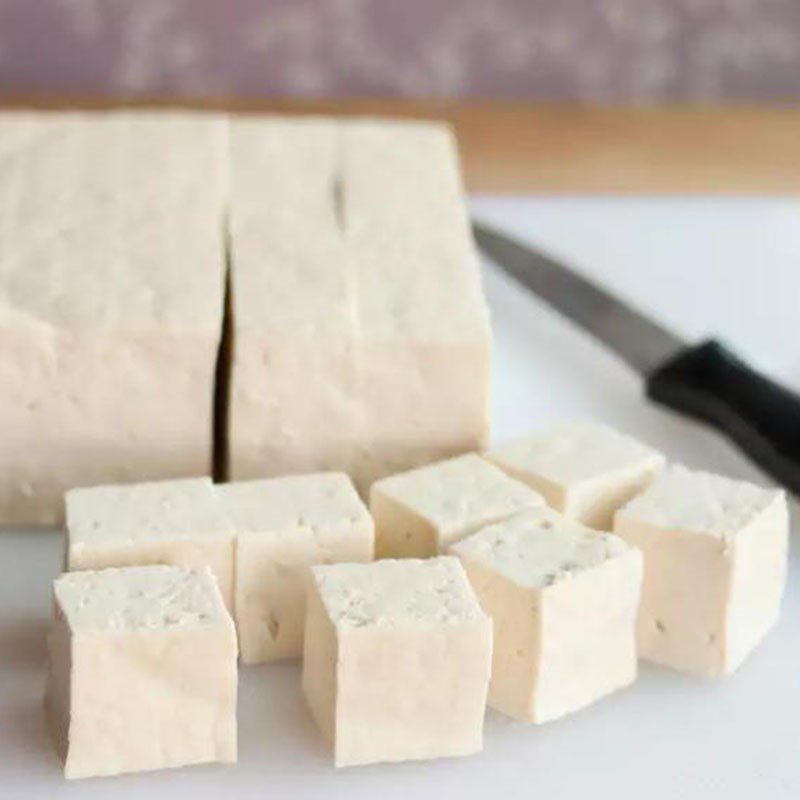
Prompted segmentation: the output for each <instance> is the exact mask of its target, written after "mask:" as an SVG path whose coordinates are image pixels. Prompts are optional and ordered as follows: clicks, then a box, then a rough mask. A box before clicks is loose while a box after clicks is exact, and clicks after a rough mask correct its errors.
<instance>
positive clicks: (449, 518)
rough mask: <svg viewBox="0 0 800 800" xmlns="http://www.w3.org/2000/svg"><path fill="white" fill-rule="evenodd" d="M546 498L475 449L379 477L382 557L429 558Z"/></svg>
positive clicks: (374, 498)
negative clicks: (472, 451)
mask: <svg viewBox="0 0 800 800" xmlns="http://www.w3.org/2000/svg"><path fill="white" fill-rule="evenodd" d="M541 506H544V500H543V499H542V497H541V496H540V495H539V494H537V493H536V492H534V491H533V490H532V489H530V488H528V487H527V486H525V484H523V483H521V482H519V481H516V480H514V479H513V478H509V477H508V476H507V475H505V474H504V473H503V471H502V470H500V469H498V468H497V467H495V466H494V465H492V464H490V463H488V462H487V461H485V460H484V459H482V458H481V457H480V456H478V455H476V454H474V453H470V454H468V455H465V456H459V457H457V458H452V459H449V460H447V461H440V462H438V463H436V464H431V465H429V466H427V467H420V468H418V469H415V470H411V471H410V472H403V473H400V474H399V475H392V476H391V477H389V478H384V479H383V480H380V481H377V482H376V483H374V484H373V485H372V488H371V491H370V511H371V512H372V516H373V518H374V520H375V537H376V539H375V547H376V552H377V555H378V557H379V558H426V557H428V556H432V555H436V554H437V553H443V552H445V551H446V550H447V547H448V545H450V544H451V543H453V542H455V541H457V540H458V539H461V538H462V537H464V536H466V535H468V534H470V533H474V532H475V531H476V530H478V528H482V527H483V526H484V525H488V524H490V523H492V522H497V521H499V520H501V519H505V518H506V517H509V516H511V515H512V514H517V513H519V512H520V511H524V510H526V509H529V508H538V507H541Z"/></svg>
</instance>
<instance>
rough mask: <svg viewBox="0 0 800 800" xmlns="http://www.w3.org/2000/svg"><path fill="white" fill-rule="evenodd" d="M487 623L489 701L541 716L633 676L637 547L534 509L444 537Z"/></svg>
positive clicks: (508, 710) (578, 704) (554, 714)
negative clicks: (456, 538)
mask: <svg viewBox="0 0 800 800" xmlns="http://www.w3.org/2000/svg"><path fill="white" fill-rule="evenodd" d="M451 552H452V553H453V554H455V555H456V556H458V558H460V559H461V562H462V564H463V565H464V567H465V569H466V571H467V575H468V577H469V580H470V582H471V583H472V586H473V588H474V589H475V591H476V593H477V595H478V598H479V599H480V602H481V605H482V606H483V608H484V609H485V610H486V612H487V613H488V614H489V616H491V618H492V621H493V623H494V655H493V663H492V681H491V684H490V686H489V705H490V706H491V707H492V708H495V709H497V710H498V711H502V712H503V713H504V714H508V715H510V716H512V717H515V718H516V719H519V720H522V721H524V722H536V723H540V722H547V721H549V720H553V719H556V718H558V717H561V716H563V715H565V714H569V713H571V712H573V711H577V710H578V709H581V708H584V707H585V706H587V705H589V704H590V703H593V702H594V701H595V700H597V699H599V698H601V697H604V696H605V695H608V694H609V693H611V692H613V691H615V690H617V689H620V688H621V687H623V686H627V685H628V684H630V683H632V682H633V681H634V680H635V679H636V667H637V662H636V611H637V607H638V603H639V592H640V588H641V582H642V557H641V553H639V552H638V551H637V550H636V549H634V548H632V547H629V546H628V545H626V544H625V542H623V541H622V540H621V539H619V538H618V537H616V536H614V535H613V534H610V533H601V532H599V531H593V530H590V529H588V528H585V527H584V526H583V525H581V524H579V523H576V522H574V521H572V520H568V519H565V518H564V517H563V516H561V515H559V514H557V513H555V512H553V511H551V510H550V509H537V510H535V511H531V512H526V513H525V514H520V515H518V516H516V517H514V518H512V519H509V520H505V521H503V522H500V523H497V524H496V525H490V526H488V527H486V528H484V529H483V530H481V531H479V532H478V533H476V534H474V535H472V536H469V537H467V538H466V539H462V540H461V541H460V542H458V543H457V544H455V545H453V546H452V548H451Z"/></svg>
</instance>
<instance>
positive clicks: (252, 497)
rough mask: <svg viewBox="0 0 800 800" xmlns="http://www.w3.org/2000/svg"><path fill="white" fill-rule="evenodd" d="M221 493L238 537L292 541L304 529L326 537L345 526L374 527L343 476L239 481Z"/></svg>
mask: <svg viewBox="0 0 800 800" xmlns="http://www.w3.org/2000/svg"><path fill="white" fill-rule="evenodd" d="M216 491H217V493H218V495H219V497H220V499H221V502H222V506H223V508H224V509H225V512H226V513H227V515H228V516H229V518H230V519H231V520H232V522H233V524H234V526H235V528H236V532H237V533H238V534H258V533H268V534H270V535H272V536H275V537H281V536H284V537H287V536H288V537H292V536H293V535H294V532H295V531H296V530H297V528H304V529H307V530H310V531H312V532H315V533H318V534H322V535H324V534H325V533H326V532H330V531H339V530H341V527H342V525H346V526H348V527H350V526H366V527H367V528H371V525H372V520H371V518H370V516H369V512H368V511H367V509H366V507H365V506H364V504H363V503H362V502H361V499H360V498H359V496H358V493H357V492H356V490H355V488H354V487H353V484H352V482H351V480H350V479H349V478H348V476H347V475H345V474H344V473H343V472H325V473H316V474H311V475H290V476H287V477H283V478H267V479H264V480H253V481H240V482H237V483H227V484H220V485H219V486H217V487H216Z"/></svg>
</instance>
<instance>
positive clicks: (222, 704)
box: [45, 566, 237, 778]
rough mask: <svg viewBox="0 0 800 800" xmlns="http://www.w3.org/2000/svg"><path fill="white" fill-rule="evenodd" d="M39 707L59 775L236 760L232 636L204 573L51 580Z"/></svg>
mask: <svg viewBox="0 0 800 800" xmlns="http://www.w3.org/2000/svg"><path fill="white" fill-rule="evenodd" d="M54 595H55V597H54V600H55V602H54V606H55V620H54V622H53V626H52V628H51V631H50V633H49V635H48V648H49V654H50V668H49V675H48V685H47V693H46V697H45V707H46V711H47V716H48V718H49V722H50V726H51V729H52V733H53V738H54V741H55V743H56V746H57V748H58V750H59V751H60V753H61V754H62V756H63V757H64V760H65V766H64V773H65V775H66V777H67V778H88V777H92V776H95V775H116V774H118V773H122V772H138V771H140V770H153V769H162V768H164V767H180V766H184V765H188V764H201V763H204V762H210V761H220V762H234V761H236V681H237V676H236V631H235V629H234V626H233V620H232V619H231V617H230V615H229V614H228V612H227V611H226V610H225V606H224V604H223V602H222V596H221V595H220V593H219V588H218V587H217V584H216V582H215V581H214V579H213V577H212V575H211V572H210V571H209V570H208V569H204V570H202V571H195V570H187V569H183V568H180V567H165V566H150V567H125V568H122V569H107V570H102V571H100V572H71V573H66V574H64V575H62V576H61V577H60V578H57V579H56V581H55V584H54Z"/></svg>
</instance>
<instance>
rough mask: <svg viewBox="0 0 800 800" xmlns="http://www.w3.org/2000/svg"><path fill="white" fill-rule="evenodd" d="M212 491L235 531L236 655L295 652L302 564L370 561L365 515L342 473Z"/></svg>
mask: <svg viewBox="0 0 800 800" xmlns="http://www.w3.org/2000/svg"><path fill="white" fill-rule="evenodd" d="M217 492H218V494H219V496H220V498H221V501H222V505H223V507H224V508H225V510H226V513H227V514H228V515H229V517H230V519H231V520H232V522H233V525H234V528H235V530H236V537H237V538H236V565H235V572H236V602H235V606H236V627H237V630H238V633H239V644H240V647H241V654H242V661H243V662H244V663H246V664H254V663H257V662H260V661H273V660H276V659H281V658H295V657H298V656H300V655H301V654H302V651H303V625H304V621H305V587H306V581H307V579H308V568H309V567H310V566H311V565H312V564H330V563H334V562H338V561H353V562H359V561H372V558H373V554H374V544H375V532H374V527H373V524H372V517H370V515H369V512H368V511H367V508H366V506H365V505H364V504H363V503H362V502H361V499H360V498H359V496H358V494H357V492H356V490H355V488H354V487H353V484H352V482H351V481H350V479H349V478H348V477H347V475H344V474H342V473H319V474H314V475H295V476H289V477H285V478H273V479H266V480H260V481H245V482H241V483H228V484H222V485H219V486H217Z"/></svg>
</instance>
